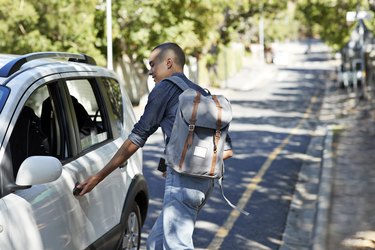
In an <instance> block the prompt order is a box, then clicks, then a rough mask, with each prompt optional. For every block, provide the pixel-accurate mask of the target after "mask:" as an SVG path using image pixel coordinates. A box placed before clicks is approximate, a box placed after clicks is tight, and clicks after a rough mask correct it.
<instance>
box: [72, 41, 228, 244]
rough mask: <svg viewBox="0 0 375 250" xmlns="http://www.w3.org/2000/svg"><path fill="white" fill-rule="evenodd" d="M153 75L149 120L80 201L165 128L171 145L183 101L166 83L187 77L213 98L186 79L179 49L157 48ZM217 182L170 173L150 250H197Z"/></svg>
mask: <svg viewBox="0 0 375 250" xmlns="http://www.w3.org/2000/svg"><path fill="white" fill-rule="evenodd" d="M149 64H150V67H151V68H150V71H149V75H151V76H152V78H153V79H154V81H155V87H154V89H153V90H152V91H151V93H150V94H149V96H148V101H147V104H146V107H145V110H144V113H143V115H142V116H141V118H140V120H139V121H138V122H137V124H135V125H134V128H133V130H132V133H131V134H130V135H129V137H128V139H127V140H126V141H125V142H124V143H123V145H122V146H121V147H120V148H119V150H118V151H117V152H116V154H115V155H114V156H113V158H112V159H111V160H110V161H109V163H108V164H107V165H106V166H105V167H104V168H103V169H102V170H101V171H99V172H98V173H97V174H95V175H93V176H90V177H88V178H87V179H86V180H85V181H83V182H82V183H81V184H80V185H79V186H78V188H81V189H82V191H81V192H80V194H79V195H84V194H86V193H87V192H90V191H91V190H92V189H93V188H94V187H95V186H96V185H97V184H98V183H99V182H100V181H102V180H103V179H104V178H105V177H106V176H107V175H109V174H110V173H111V172H112V171H113V170H115V169H116V168H117V167H118V166H119V165H121V164H122V163H123V162H125V161H126V160H127V159H128V158H129V157H130V156H131V155H133V154H134V153H135V152H136V151H137V150H138V148H139V147H143V146H144V144H145V143H146V140H147V138H148V137H149V136H150V135H151V134H153V133H154V132H155V131H156V130H157V129H158V127H159V126H160V127H161V128H162V130H163V133H164V134H165V135H166V143H168V141H169V138H170V135H171V132H172V127H173V123H174V120H175V117H176V111H177V106H178V97H179V95H180V94H181V93H182V90H181V89H180V88H179V87H178V86H177V85H175V84H174V83H172V82H170V81H168V80H164V79H165V78H167V77H169V76H172V75H175V76H178V77H181V78H182V79H183V80H184V81H185V83H186V84H187V85H188V86H189V87H190V88H192V89H195V90H197V91H199V92H201V93H202V95H207V93H206V92H205V91H204V90H203V89H202V88H201V87H199V86H198V85H196V84H194V83H193V82H191V81H190V80H189V79H188V78H187V77H186V76H185V75H184V74H183V67H184V65H185V55H184V52H183V51H182V49H181V48H180V47H179V46H178V45H177V44H175V43H163V44H161V45H159V46H157V47H155V48H154V49H153V50H152V52H151V54H150V58H149ZM232 154H233V152H232V150H231V145H230V139H229V137H227V144H226V148H225V151H224V157H223V158H224V159H227V158H229V157H231V156H232ZM213 186H214V182H213V180H212V179H208V178H197V177H191V176H187V175H181V174H179V173H177V172H175V171H174V170H173V169H172V168H170V167H168V168H167V173H166V183H165V192H164V202H163V210H162V212H161V214H160V216H159V217H158V219H157V221H156V222H155V224H154V226H153V228H152V231H151V233H150V235H149V237H148V240H147V248H148V249H173V250H175V249H194V245H193V239H192V236H193V231H194V225H195V221H196V218H197V215H198V212H199V210H200V208H201V207H202V206H203V205H204V203H205V202H206V200H207V198H208V197H209V196H210V194H211V192H212V189H213Z"/></svg>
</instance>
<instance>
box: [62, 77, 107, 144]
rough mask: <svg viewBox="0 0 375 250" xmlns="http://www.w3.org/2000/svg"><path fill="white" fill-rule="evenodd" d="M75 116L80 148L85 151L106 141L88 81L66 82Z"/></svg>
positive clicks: (102, 123)
mask: <svg viewBox="0 0 375 250" xmlns="http://www.w3.org/2000/svg"><path fill="white" fill-rule="evenodd" d="M66 83H67V87H68V90H69V94H70V96H71V99H72V103H73V107H74V111H75V114H76V119H77V125H78V131H79V135H80V142H81V148H82V149H86V148H88V147H90V146H93V145H96V144H98V143H100V142H103V141H105V140H107V139H108V129H107V128H106V124H105V121H104V119H103V117H104V116H103V114H102V112H101V110H100V105H99V102H98V100H97V98H96V96H95V93H94V89H93V88H92V85H91V83H90V81H89V80H87V79H77V80H67V81H66Z"/></svg>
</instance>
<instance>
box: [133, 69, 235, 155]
mask: <svg viewBox="0 0 375 250" xmlns="http://www.w3.org/2000/svg"><path fill="white" fill-rule="evenodd" d="M173 75H174V76H178V77H181V78H182V79H183V80H184V82H185V83H186V84H187V85H188V86H189V87H190V88H192V89H194V90H197V91H199V92H200V93H202V95H204V96H207V95H208V93H207V92H206V91H205V90H204V89H203V88H201V87H200V86H199V85H197V84H195V83H193V82H192V81H190V80H189V79H188V78H187V77H186V76H185V75H184V74H183V73H175V74H173ZM181 93H182V90H181V89H180V88H179V87H178V86H177V85H176V84H174V83H172V82H171V81H169V80H162V81H161V82H160V83H158V84H156V85H155V87H154V88H153V89H152V91H151V92H150V94H149V96H148V101H147V104H146V106H145V110H144V112H143V115H142V116H141V118H140V119H139V121H138V122H137V123H136V124H135V125H134V128H133V130H132V132H131V134H130V135H129V137H128V139H129V140H130V141H132V142H133V143H134V144H135V145H137V146H139V147H143V146H144V145H145V143H146V141H147V138H148V137H149V136H150V135H152V134H153V133H154V132H155V131H156V130H157V129H158V128H159V127H161V129H162V131H163V133H164V135H165V137H166V144H167V143H168V141H169V138H170V136H171V133H172V128H173V123H174V120H175V117H176V112H177V107H178V97H179V96H180V94H181ZM231 148H232V145H231V140H230V137H229V135H228V136H227V139H226V145H225V147H224V150H228V149H231Z"/></svg>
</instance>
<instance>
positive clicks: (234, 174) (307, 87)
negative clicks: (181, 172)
mask: <svg viewBox="0 0 375 250" xmlns="http://www.w3.org/2000/svg"><path fill="white" fill-rule="evenodd" d="M306 47H307V46H306V44H303V43H290V44H283V45H280V46H279V47H277V48H276V50H275V55H276V58H275V62H276V63H275V64H272V65H265V66H262V65H260V64H256V63H254V62H248V64H246V65H245V67H244V69H243V70H242V71H241V72H240V73H239V74H237V75H236V76H234V77H232V78H231V79H230V80H229V81H228V82H227V83H226V86H227V88H226V89H220V90H219V89H218V90H214V91H211V92H214V93H219V94H220V93H222V94H225V95H226V96H227V97H228V98H229V99H230V100H231V103H232V108H233V114H234V120H233V122H232V123H231V127H230V135H231V137H232V141H233V147H234V151H235V156H234V157H233V158H232V159H229V160H228V161H227V162H226V173H225V180H224V191H225V194H226V196H227V197H228V198H229V199H230V200H231V201H232V203H234V204H236V205H238V206H239V207H241V208H243V209H245V210H246V211H248V212H250V215H249V216H245V215H242V214H239V213H238V212H237V211H235V210H233V209H232V208H231V207H230V206H228V205H227V204H226V202H225V201H224V200H223V199H222V197H221V194H220V192H219V189H218V188H216V189H215V192H214V194H213V196H212V197H211V199H210V200H209V201H208V202H207V204H206V205H205V207H204V208H203V210H202V211H201V213H200V215H199V217H198V221H197V224H196V230H195V232H194V243H195V247H196V248H197V249H239V250H240V249H278V248H279V247H280V245H282V236H283V233H284V230H285V225H286V220H287V216H288V213H289V206H290V203H291V200H292V196H293V193H294V190H295V185H296V183H297V181H298V174H299V171H300V169H301V166H302V164H303V162H304V161H305V160H306V158H307V157H308V156H307V155H306V151H307V149H308V146H309V143H310V141H311V139H312V137H313V136H314V131H315V130H316V129H317V126H318V125H319V124H318V123H319V122H318V114H319V111H320V108H321V104H322V98H323V96H324V91H325V87H326V82H327V79H328V78H329V77H330V76H331V75H332V72H333V71H334V66H333V64H332V62H331V61H330V57H329V54H328V50H327V48H326V47H325V46H324V45H322V44H320V43H313V45H312V50H311V52H310V53H309V54H307V55H306V54H304V51H305V49H306ZM162 151H163V138H162V135H161V133H160V132H157V133H156V134H154V135H153V136H152V137H150V139H149V140H148V142H147V144H146V146H145V147H144V174H145V176H146V179H147V181H148V184H149V189H150V199H151V200H150V207H149V212H148V217H147V220H146V223H145V226H144V227H143V235H142V244H143V245H142V249H145V246H144V242H145V239H146V238H147V235H148V233H149V232H150V230H151V227H152V225H153V223H154V221H155V220H156V218H157V216H158V214H159V212H160V209H161V206H162V197H163V191H164V178H163V177H161V174H160V173H159V172H158V171H157V170H156V167H157V163H158V159H159V158H160V156H161V155H162Z"/></svg>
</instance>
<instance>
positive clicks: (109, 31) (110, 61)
mask: <svg viewBox="0 0 375 250" xmlns="http://www.w3.org/2000/svg"><path fill="white" fill-rule="evenodd" d="M106 23H107V68H108V69H110V70H113V49H112V1H111V0H106Z"/></svg>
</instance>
